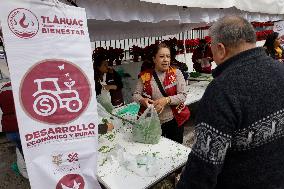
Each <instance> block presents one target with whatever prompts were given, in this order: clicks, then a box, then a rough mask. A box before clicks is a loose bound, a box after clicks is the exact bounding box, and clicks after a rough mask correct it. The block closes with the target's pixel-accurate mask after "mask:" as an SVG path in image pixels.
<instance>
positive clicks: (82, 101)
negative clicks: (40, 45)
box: [20, 59, 91, 124]
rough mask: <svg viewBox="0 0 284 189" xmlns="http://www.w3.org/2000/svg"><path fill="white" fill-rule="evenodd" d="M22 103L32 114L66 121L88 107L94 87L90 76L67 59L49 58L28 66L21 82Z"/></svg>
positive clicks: (46, 119) (49, 120) (54, 121)
mask: <svg viewBox="0 0 284 189" xmlns="http://www.w3.org/2000/svg"><path fill="white" fill-rule="evenodd" d="M20 93H21V94H20V101H21V104H22V106H23V108H24V110H25V112H26V113H27V115H29V116H30V117H31V118H33V119H35V120H37V121H40V122H44V123H49V124H65V123H69V122H71V121H73V120H74V119H76V118H78V117H79V116H80V115H81V114H82V113H83V112H84V110H85V109H86V108H87V106H88V104H89V101H90V98H91V89H90V84H89V80H88V78H87V76H86V75H85V74H84V72H83V71H82V70H81V69H80V68H79V67H77V66H76V65H75V64H73V63H71V62H68V61H66V60H58V59H47V60H43V61H41V62H39V63H37V64H35V65H34V66H33V67H32V68H30V69H29V70H28V72H27V73H26V75H25V76H24V78H23V79H22V83H21V86H20Z"/></svg>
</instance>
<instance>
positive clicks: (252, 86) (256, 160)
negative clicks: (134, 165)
mask: <svg viewBox="0 0 284 189" xmlns="http://www.w3.org/2000/svg"><path fill="white" fill-rule="evenodd" d="M213 76H214V77H215V79H214V80H213V81H212V82H211V83H210V85H209V86H208V88H207V89H206V91H205V93H204V96H203V97H202V99H201V101H200V104H199V109H198V114H197V118H196V126H195V132H196V137H197V141H196V143H195V144H194V146H193V148H192V152H191V153H190V154H189V157H188V162H187V164H186V167H185V171H184V172H183V174H182V176H181V179H180V182H179V183H178V184H177V189H186V188H188V189H213V188H214V189H220V188H224V189H246V188H249V189H277V188H279V189H280V188H284V138H283V136H284V97H283V95H284V65H283V64H280V63H278V62H277V61H275V60H273V59H272V58H270V57H268V56H267V55H266V54H265V51H264V49H263V48H254V49H250V50H248V51H244V52H242V53H240V54H238V55H236V56H234V57H232V58H230V59H229V60H227V61H226V62H224V63H223V64H221V65H219V66H218V67H217V68H216V69H215V71H214V73H213Z"/></svg>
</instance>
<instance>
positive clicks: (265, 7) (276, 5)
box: [140, 0, 284, 14]
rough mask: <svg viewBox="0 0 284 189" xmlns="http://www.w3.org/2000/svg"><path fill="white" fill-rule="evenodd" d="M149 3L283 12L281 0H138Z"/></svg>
mask: <svg viewBox="0 0 284 189" xmlns="http://www.w3.org/2000/svg"><path fill="white" fill-rule="evenodd" d="M140 1H144V2H150V3H159V4H164V5H177V6H187V7H200V8H231V7H236V8H238V9H240V10H243V11H249V12H258V13H268V14H284V1H283V0H257V1H255V0H218V2H216V1H212V0H202V1H200V0H190V1H189V0H187V1H185V0H140Z"/></svg>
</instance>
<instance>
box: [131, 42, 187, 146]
mask: <svg viewBox="0 0 284 189" xmlns="http://www.w3.org/2000/svg"><path fill="white" fill-rule="evenodd" d="M152 58H153V62H154V68H153V69H148V70H145V71H143V72H141V73H140V79H139V81H138V83H137V86H136V90H135V92H134V95H133V99H134V101H135V102H137V103H140V104H141V107H140V111H139V115H142V113H143V112H144V110H145V109H146V108H147V107H148V106H149V104H153V105H154V107H155V109H156V111H157V113H158V114H159V118H160V122H161V124H162V125H161V128H162V136H165V137H167V138H169V139H171V140H174V141H176V142H179V143H182V142H183V131H184V128H183V123H184V122H185V121H186V120H187V119H188V118H189V116H190V112H189V110H188V108H187V106H185V105H184V104H183V102H185V100H186V91H185V85H186V84H185V80H184V78H183V75H182V73H181V71H180V70H178V69H176V68H173V67H171V66H170V63H171V53H170V48H169V47H168V46H167V45H166V44H164V43H160V44H159V45H157V46H156V47H155V48H154V50H153V56H152ZM155 77H156V79H155ZM158 82H160V83H161V85H160V86H161V87H160V88H159V86H158Z"/></svg>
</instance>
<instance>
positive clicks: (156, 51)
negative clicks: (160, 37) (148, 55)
mask: <svg viewBox="0 0 284 189" xmlns="http://www.w3.org/2000/svg"><path fill="white" fill-rule="evenodd" d="M161 48H168V49H169V51H170V53H171V52H172V51H171V48H170V47H169V46H168V45H167V44H166V43H163V42H162V43H160V44H158V45H156V46H155V47H154V49H153V52H152V57H155V56H156V54H157V53H158V51H159V50H160V49H161Z"/></svg>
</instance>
